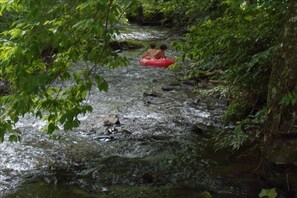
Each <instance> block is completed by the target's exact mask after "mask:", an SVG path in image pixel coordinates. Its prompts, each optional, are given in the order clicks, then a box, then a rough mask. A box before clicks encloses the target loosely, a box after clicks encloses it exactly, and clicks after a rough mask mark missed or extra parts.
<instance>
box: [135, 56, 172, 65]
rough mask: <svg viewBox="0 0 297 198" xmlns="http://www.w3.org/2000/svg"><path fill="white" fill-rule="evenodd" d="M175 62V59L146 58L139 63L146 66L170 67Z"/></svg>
mask: <svg viewBox="0 0 297 198" xmlns="http://www.w3.org/2000/svg"><path fill="white" fill-rule="evenodd" d="M174 62H175V61H174V60H173V59H152V58H150V57H144V58H142V59H140V60H139V63H140V64H141V65H144V66H156V67H169V66H170V65H172V64H173V63H174Z"/></svg>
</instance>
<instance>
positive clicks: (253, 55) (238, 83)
mask: <svg viewBox="0 0 297 198" xmlns="http://www.w3.org/2000/svg"><path fill="white" fill-rule="evenodd" d="M294 6H295V5H293V3H291V4H290V1H287V0H282V1H272V0H258V1H252V0H240V1H237V0H224V1H216V0H214V1H206V0H198V1H197V0H187V1H182V0H156V1H154V2H151V1H148V0H138V1H137V0H135V1H133V0H125V1H115V0H100V1H99V0H92V1H79V0H76V1H68V0H63V1H36V2H35V1H17V0H15V1H1V13H2V16H1V29H2V36H1V49H0V54H1V56H0V57H1V58H0V61H1V66H0V67H1V73H0V77H1V79H2V81H3V82H5V83H6V85H8V87H9V89H10V92H9V94H6V95H5V96H2V97H1V100H0V103H1V106H2V108H1V117H0V123H1V128H0V129H1V130H0V140H1V141H2V140H3V137H4V134H5V133H6V132H8V131H9V132H11V133H12V136H11V137H12V139H17V134H15V132H14V130H13V125H14V124H15V123H16V122H17V121H18V119H19V117H20V116H23V115H25V114H26V113H27V112H30V113H32V114H33V115H35V116H37V117H41V118H44V119H46V120H47V121H48V126H47V130H48V132H53V131H54V130H56V129H58V124H62V125H63V126H64V129H65V130H68V129H71V128H73V127H76V126H78V125H79V120H78V119H77V116H78V115H79V114H81V113H86V112H88V111H91V110H92V107H91V106H89V105H87V104H85V103H84V102H83V101H84V99H85V98H86V95H87V91H88V90H90V89H91V88H92V86H93V85H94V84H96V85H97V86H98V88H99V89H100V90H102V91H106V90H107V88H108V85H107V83H106V82H105V81H104V79H103V78H102V77H100V76H98V75H96V71H97V70H98V68H100V67H106V66H109V67H116V66H121V65H124V64H126V63H127V62H126V60H125V59H123V58H119V57H117V55H116V54H115V53H114V52H113V51H112V49H111V48H110V46H109V43H110V42H111V41H112V40H113V39H114V35H115V34H116V33H117V31H118V30H117V29H116V27H117V26H116V24H118V23H119V21H121V18H123V16H124V15H125V14H126V15H125V16H127V17H128V18H129V17H130V18H133V17H134V18H137V20H136V21H137V22H139V23H142V22H143V21H144V19H145V18H148V19H150V20H159V22H160V23H159V24H164V25H166V24H167V25H168V26H171V27H172V28H173V29H177V30H179V33H182V34H183V35H184V36H185V37H184V39H183V40H182V41H180V42H179V41H176V42H174V43H173V46H174V47H175V48H176V50H178V51H179V52H180V53H181V56H180V59H181V60H190V61H191V64H190V65H189V66H188V73H187V77H188V78H198V77H199V75H200V74H201V71H221V72H218V74H220V75H215V76H213V77H212V78H216V79H219V80H221V81H222V82H224V83H225V85H226V87H228V90H229V92H228V98H230V104H229V105H228V109H227V111H226V114H225V119H224V122H225V124H227V125H228V124H230V123H231V124H235V125H236V127H235V130H234V131H232V132H228V133H226V132H220V133H219V134H218V137H217V139H218V140H221V141H219V142H218V145H217V146H218V147H226V146H227V147H228V146H231V147H233V148H239V147H240V146H241V145H242V144H244V143H245V142H249V141H254V140H257V139H261V140H263V139H266V138H267V137H269V136H270V135H271V134H270V129H269V127H266V128H267V130H264V129H265V128H264V127H265V126H267V125H265V124H266V123H268V122H270V121H271V119H272V121H276V120H274V119H277V118H272V117H273V116H271V113H270V112H272V111H273V110H274V109H278V110H279V111H283V110H284V109H286V111H288V109H292V108H295V106H296V103H297V102H296V101H297V99H296V95H297V94H296V87H295V86H294V85H291V84H292V83H294V80H295V79H294V77H292V76H290V75H287V76H286V77H288V78H289V79H291V78H292V80H291V81H290V82H287V84H285V85H283V86H287V85H288V86H289V85H290V86H289V88H288V89H287V90H283V91H281V95H279V96H277V100H276V101H275V102H272V103H271V102H267V101H268V99H269V101H274V96H273V95H271V94H272V90H274V88H278V89H281V88H280V87H279V86H275V87H273V83H272V82H276V81H277V79H276V78H274V80H271V73H273V72H272V71H273V70H274V68H276V67H278V65H277V64H282V62H278V63H277V64H276V62H277V60H276V59H277V56H276V54H280V53H282V52H285V51H286V49H284V48H282V45H283V43H282V42H283V40H285V39H286V38H284V37H286V36H287V35H286V34H285V33H284V31H283V30H284V27H285V24H287V22H290V21H293V22H294V21H295V18H294V16H292V18H291V19H290V20H289V19H288V17H287V16H288V13H290V12H289V10H290V9H289V8H291V7H293V8H294ZM293 14H294V13H293ZM156 16H157V18H156ZM281 48H282V51H281V50H280V49H281ZM114 57H117V58H114ZM78 61H86V62H87V64H86V65H85V68H81V70H82V71H79V72H77V71H75V70H73V65H74V63H75V62H78ZM283 61H286V60H283ZM290 67H292V66H291V65H288V68H287V69H286V71H289V70H290ZM63 81H66V82H70V83H71V86H70V87H66V86H63V84H62V83H61V82H63ZM276 91H277V90H276ZM274 92H275V91H274ZM279 105H282V107H281V108H280V107H279ZM269 113H270V114H269ZM278 113H279V112H275V111H274V114H278ZM289 117H290V118H292V116H289ZM288 119H289V118H288Z"/></svg>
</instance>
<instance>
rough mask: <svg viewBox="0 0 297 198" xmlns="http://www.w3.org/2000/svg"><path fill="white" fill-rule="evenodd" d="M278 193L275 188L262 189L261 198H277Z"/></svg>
mask: <svg viewBox="0 0 297 198" xmlns="http://www.w3.org/2000/svg"><path fill="white" fill-rule="evenodd" d="M276 196H277V192H276V189H275V188H270V189H262V190H261V192H260V194H259V197H268V198H276Z"/></svg>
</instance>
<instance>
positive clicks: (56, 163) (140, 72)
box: [0, 26, 260, 198]
mask: <svg viewBox="0 0 297 198" xmlns="http://www.w3.org/2000/svg"><path fill="white" fill-rule="evenodd" d="M132 27H133V28H130V32H128V33H125V34H122V35H121V37H120V38H121V39H122V38H127V37H128V38H130V39H138V40H152V39H156V38H160V37H162V36H164V35H166V31H163V30H162V31H161V30H156V29H153V28H146V29H142V28H139V27H134V26H132ZM131 29H132V30H131ZM164 42H165V43H166V42H167V44H169V41H167V40H165V41H164ZM142 51H143V49H140V50H133V51H125V52H122V53H121V54H120V55H121V56H127V57H128V58H129V61H130V64H129V65H128V66H127V67H122V68H117V69H112V70H108V69H102V71H101V73H100V74H101V75H102V76H103V77H105V79H106V80H107V82H108V83H109V90H108V92H106V93H105V92H99V91H98V90H97V89H94V90H93V91H92V92H91V93H90V94H89V96H88V101H87V102H88V103H90V104H91V105H92V106H93V109H94V111H93V112H92V113H89V114H87V115H85V116H82V117H81V118H80V120H81V126H80V127H79V128H77V129H75V130H73V131H71V132H67V133H65V132H63V131H58V132H57V133H55V134H54V135H53V136H49V135H47V134H44V133H43V132H41V131H42V130H41V129H42V127H43V125H44V123H43V122H41V121H39V120H36V119H35V118H32V117H30V115H27V116H26V117H25V118H24V119H22V120H21V121H20V122H19V124H18V126H17V127H18V129H19V130H20V131H21V132H22V141H21V142H19V143H10V142H4V143H3V144H1V145H0V146H1V147H0V153H1V158H0V197H6V198H12V197H18V198H26V197H28V198H29V197H30V198H34V197H38V198H51V197H52V198H60V197H61V198H62V197H67V198H68V197H79V198H87V197H123V198H125V197H127V198H128V197H129V198H130V197H149V198H151V197H152V198H153V197H158V198H162V197H168V198H169V197H170V198H171V197H173V198H174V197H181V198H186V197H211V196H212V197H228V198H230V197H255V195H257V194H258V193H259V192H258V191H257V190H258V188H259V187H260V186H259V182H260V181H259V180H258V179H257V178H255V177H253V175H252V173H251V172H252V169H253V168H254V167H255V166H254V165H255V163H256V162H255V161H253V159H244V160H249V161H244V160H236V159H234V158H235V156H233V155H232V153H231V154H230V153H227V152H224V151H220V152H214V151H213V147H212V144H213V142H212V140H211V139H210V138H209V137H210V136H209V134H210V133H211V130H212V129H214V128H220V122H221V117H222V113H223V111H224V108H225V102H224V101H223V100H220V99H216V98H212V97H201V96H199V93H198V92H195V90H197V89H209V88H211V85H207V84H203V83H200V84H198V86H194V85H193V83H192V82H189V81H184V80H181V78H182V76H181V74H180V72H177V71H175V70H170V69H167V70H166V69H164V68H156V67H146V66H140V65H139V64H138V63H137V58H138V57H139V54H141V52H142ZM174 53H175V52H173V51H170V48H169V50H168V52H167V54H168V55H169V56H171V57H173V56H174ZM107 120H116V121H117V122H116V123H114V122H111V123H110V124H108V123H106V122H107ZM251 167H252V168H251Z"/></svg>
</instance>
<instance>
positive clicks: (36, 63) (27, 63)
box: [0, 0, 126, 141]
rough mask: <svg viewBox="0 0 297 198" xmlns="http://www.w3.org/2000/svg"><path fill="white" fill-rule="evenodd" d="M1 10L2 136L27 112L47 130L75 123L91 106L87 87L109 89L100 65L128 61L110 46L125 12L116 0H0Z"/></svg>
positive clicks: (0, 122) (0, 129)
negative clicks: (42, 121)
mask: <svg viewBox="0 0 297 198" xmlns="http://www.w3.org/2000/svg"><path fill="white" fill-rule="evenodd" d="M0 10H1V15H2V16H1V19H2V24H3V25H2V33H1V40H0V42H1V48H0V61H1V64H0V78H1V80H2V82H4V83H5V84H6V85H7V86H8V87H9V89H10V91H9V93H8V94H6V95H4V96H2V97H1V98H0V104H1V110H0V111H1V116H0V141H3V138H4V134H5V132H10V133H11V138H12V139H16V138H17V134H15V131H14V130H13V126H14V124H15V123H16V122H17V121H18V120H19V117H20V116H24V115H25V114H26V113H32V114H33V115H35V116H37V117H40V118H43V119H46V120H47V122H48V125H47V131H48V132H49V133H51V132H53V131H54V130H56V129H58V124H61V125H62V126H63V127H64V129H65V130H69V129H71V128H73V127H76V126H78V125H79V120H78V118H77V116H78V115H79V114H84V113H86V112H89V111H92V107H91V106H90V105H88V104H87V103H85V102H84V100H85V99H86V96H87V91H89V90H90V89H91V88H92V86H93V85H97V86H98V88H99V90H101V91H107V89H108V85H107V83H106V82H105V80H104V79H103V78H102V77H101V76H99V75H98V69H99V68H100V67H117V66H121V65H124V64H125V63H126V60H125V59H124V58H120V57H118V56H117V55H116V54H115V53H114V52H113V51H112V50H111V49H110V47H109V42H110V41H111V40H113V39H114V37H115V34H116V33H117V29H116V24H117V23H118V21H119V19H120V17H121V16H122V12H123V11H122V7H121V6H120V5H119V3H118V1H113V0H92V1H80V0H74V1H73V0H63V1H60V0H44V1H34V0H33V1H32V0H26V1H19V0H14V1H4V0H3V1H1V4H0ZM80 61H83V62H84V63H85V64H79V67H80V68H79V69H77V70H75V69H73V65H74V64H75V63H77V62H80ZM62 82H68V84H69V85H70V86H64V84H63V83H62Z"/></svg>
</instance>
